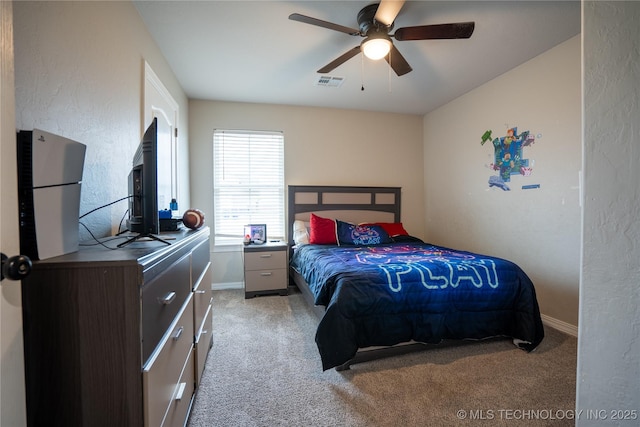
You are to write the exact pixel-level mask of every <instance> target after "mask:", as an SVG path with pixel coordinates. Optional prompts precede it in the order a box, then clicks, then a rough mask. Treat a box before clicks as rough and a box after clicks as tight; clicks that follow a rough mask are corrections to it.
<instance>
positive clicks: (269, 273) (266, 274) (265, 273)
mask: <svg viewBox="0 0 640 427" xmlns="http://www.w3.org/2000/svg"><path fill="white" fill-rule="evenodd" d="M260 275H261V276H271V272H270V271H267V272H264V273H260Z"/></svg>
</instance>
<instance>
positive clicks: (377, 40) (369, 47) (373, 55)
mask: <svg viewBox="0 0 640 427" xmlns="http://www.w3.org/2000/svg"><path fill="white" fill-rule="evenodd" d="M391 46H392V43H391V39H390V38H389V36H388V35H386V34H384V33H378V34H374V35H372V36H369V37H367V38H366V39H365V40H364V41H363V42H362V45H361V46H360V48H361V49H362V52H363V53H364V56H366V57H367V58H369V59H373V60H378V59H382V58H384V57H385V56H387V55H388V54H389V51H390V50H391Z"/></svg>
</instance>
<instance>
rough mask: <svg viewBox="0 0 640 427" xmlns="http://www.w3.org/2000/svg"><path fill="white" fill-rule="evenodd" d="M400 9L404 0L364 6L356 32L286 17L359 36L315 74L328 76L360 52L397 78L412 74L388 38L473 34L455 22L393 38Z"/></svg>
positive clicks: (466, 24)
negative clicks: (353, 44)
mask: <svg viewBox="0 0 640 427" xmlns="http://www.w3.org/2000/svg"><path fill="white" fill-rule="evenodd" d="M403 5H404V0H382V1H381V2H380V3H374V4H370V5H368V6H365V7H364V8H362V10H360V12H358V17H357V21H358V27H359V29H355V28H349V27H345V26H343V25H339V24H334V23H332V22H327V21H323V20H321V19H316V18H312V17H309V16H305V15H301V14H299V13H293V14H291V15H289V19H291V20H292V21H298V22H302V23H305V24H311V25H316V26H318V27H323V28H328V29H330V30H335V31H340V32H342V33H346V34H349V35H350V36H360V37H364V38H365V39H364V40H363V41H362V43H361V44H360V45H359V46H356V47H354V48H353V49H351V50H349V51H347V52H346V53H344V54H343V55H341V56H339V57H338V58H336V59H334V60H333V61H331V62H330V63H328V64H327V65H325V66H324V67H322V68H321V69H319V70H318V73H328V72H330V71H331V70H333V69H334V68H336V67H338V66H339V65H342V64H343V63H345V62H347V61H348V60H349V59H351V58H353V57H354V56H356V55H357V54H358V53H360V52H361V51H362V53H364V55H365V56H367V57H368V58H371V59H381V58H384V59H385V60H386V61H387V62H388V63H389V65H390V66H391V68H392V69H393V71H395V73H396V74H397V75H398V76H402V75H404V74H407V73H408V72H410V71H411V70H412V68H411V66H410V65H409V63H408V62H407V61H406V60H405V59H404V57H403V56H402V54H401V53H400V51H399V50H398V49H397V48H396V47H395V46H394V45H393V42H392V41H391V38H392V37H393V38H394V39H396V40H398V41H405V40H433V39H468V38H469V37H471V34H473V30H474V28H475V23H474V22H459V23H453V24H437V25H418V26H415V27H404V28H398V29H397V30H396V31H395V33H394V34H390V33H389V32H390V31H391V30H392V29H393V23H394V21H395V19H396V16H398V13H400V9H402V6H403Z"/></svg>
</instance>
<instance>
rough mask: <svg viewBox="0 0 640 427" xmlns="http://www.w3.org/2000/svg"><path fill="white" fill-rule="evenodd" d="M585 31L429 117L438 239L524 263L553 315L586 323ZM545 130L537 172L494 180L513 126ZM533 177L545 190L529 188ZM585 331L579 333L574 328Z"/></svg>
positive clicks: (429, 176)
mask: <svg viewBox="0 0 640 427" xmlns="http://www.w3.org/2000/svg"><path fill="white" fill-rule="evenodd" d="M580 105H581V96H580V37H579V36H576V37H574V38H572V39H570V40H568V41H566V42H564V43H562V44H560V45H558V46H556V47H555V48H553V49H551V50H549V51H547V52H545V53H543V54H542V55H540V56H538V57H536V58H534V59H532V60H530V61H528V62H526V63H525V64H523V65H521V66H519V67H517V68H515V69H513V70H511V71H509V72H507V73H505V74H503V75H502V76H500V77H498V78H496V79H494V80H493V81H491V82H489V83H487V84H485V85H483V86H481V87H479V88H477V89H474V90H473V91H471V92H469V93H467V94H466V95H463V96H461V97H460V98H458V99H456V100H454V101H453V102H451V103H449V104H447V105H445V106H443V107H441V108H439V109H438V110H436V111H434V112H432V113H430V114H428V115H426V116H425V119H424V143H425V149H424V156H425V160H424V164H425V192H426V199H425V203H426V207H425V212H426V234H427V239H428V240H429V241H431V242H433V243H437V244H441V245H444V246H451V247H455V248H460V249H467V250H472V251H477V252H483V253H487V254H490V255H495V256H499V257H503V258H507V259H510V260H511V261H514V262H516V263H517V264H519V265H520V266H521V267H522V268H523V269H524V271H525V272H526V273H527V274H528V275H529V277H530V278H531V279H532V281H533V282H534V284H535V287H536V291H537V294H538V301H539V303H540V309H541V312H542V313H543V315H545V316H550V317H551V318H553V319H556V320H560V321H561V322H564V323H566V324H567V325H568V326H572V327H573V328H574V329H575V327H576V325H577V323H578V288H579V261H580V204H579V190H578V181H579V170H580V162H581V126H582V124H581V118H580ZM514 126H517V128H518V132H522V131H526V130H528V131H530V132H531V133H532V134H533V135H538V136H539V137H538V138H537V139H536V142H535V143H534V144H532V146H530V147H525V148H524V152H523V154H524V157H525V158H528V159H530V161H535V164H534V167H533V173H532V175H531V176H528V177H524V176H520V175H517V176H512V178H511V181H510V182H508V183H507V184H508V186H509V187H510V188H511V191H503V190H502V189H499V188H498V187H492V188H489V185H488V180H489V177H490V176H491V175H496V174H497V173H496V172H495V171H493V170H490V169H489V165H490V164H491V163H493V154H494V149H493V144H492V142H491V141H487V142H486V143H485V144H484V145H482V144H481V136H482V135H483V133H484V132H485V131H486V130H489V129H490V130H492V135H493V137H494V138H496V137H503V136H505V135H506V131H507V128H508V127H514ZM527 184H540V188H539V189H529V190H523V189H522V186H523V185H527ZM574 333H575V331H574Z"/></svg>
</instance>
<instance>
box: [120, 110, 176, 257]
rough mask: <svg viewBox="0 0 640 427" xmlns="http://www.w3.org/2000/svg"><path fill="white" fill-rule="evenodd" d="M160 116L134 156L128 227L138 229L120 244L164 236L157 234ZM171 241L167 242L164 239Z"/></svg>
mask: <svg viewBox="0 0 640 427" xmlns="http://www.w3.org/2000/svg"><path fill="white" fill-rule="evenodd" d="M158 147H159V145H158V119H157V118H154V119H153V121H152V122H151V124H150V125H149V127H148V128H147V130H146V131H145V132H144V135H143V136H142V140H141V141H140V144H139V145H138V149H137V150H136V152H135V154H134V156H133V165H132V166H133V167H132V169H131V173H130V174H129V196H130V198H129V219H128V221H127V228H128V229H129V231H132V232H134V233H138V235H137V236H135V237H134V238H132V239H129V240H128V241H126V242H124V243H122V244H120V245H118V246H124V245H126V244H127V243H130V242H132V241H135V240H137V239H139V238H141V237H150V238H152V239H155V240H161V241H163V240H162V239H160V238H158V237H156V236H155V235H156V234H158V233H159V231H160V219H159V215H158V158H165V157H166V156H164V155H162V156H160V155H159V153H158V150H159V148H158ZM165 243H168V242H165Z"/></svg>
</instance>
